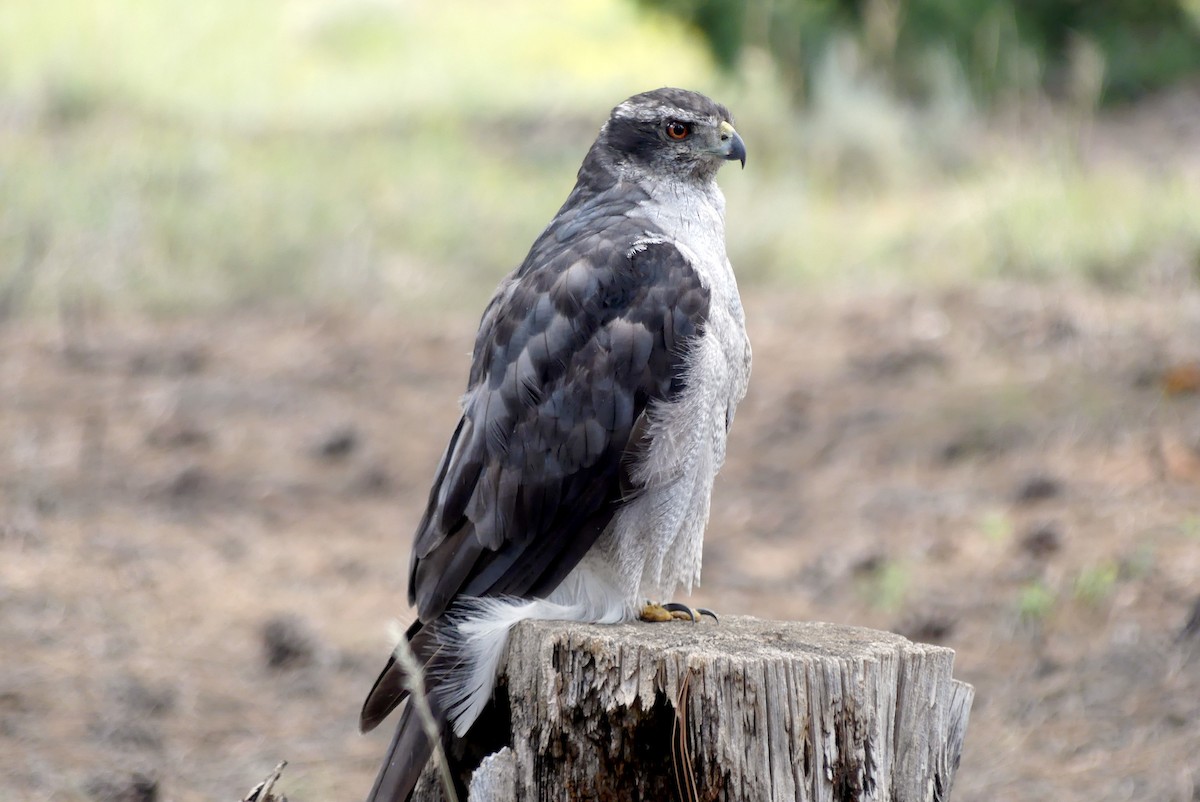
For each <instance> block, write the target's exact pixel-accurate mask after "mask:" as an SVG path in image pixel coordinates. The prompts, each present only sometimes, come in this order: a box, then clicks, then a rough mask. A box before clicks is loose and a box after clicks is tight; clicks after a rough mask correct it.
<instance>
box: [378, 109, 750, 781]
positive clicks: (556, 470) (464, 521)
mask: <svg viewBox="0 0 1200 802" xmlns="http://www.w3.org/2000/svg"><path fill="white" fill-rule="evenodd" d="M729 160H735V161H740V162H741V163H742V165H743V166H745V161H746V149H745V145H744V144H743V143H742V139H741V137H740V136H738V133H737V131H735V130H734V127H733V122H732V118H731V117H730V114H729V111H728V110H727V109H726V108H725V107H724V106H721V105H720V104H718V103H715V102H713V101H712V100H710V99H709V98H707V97H705V96H703V95H700V94H697V93H695V92H689V91H685V90H682V89H671V88H663V89H657V90H654V91H652V92H645V93H643V94H640V95H635V96H633V97H631V98H629V99H628V100H626V101H625V102H624V103H621V104H620V105H618V106H617V107H616V108H614V109H613V110H612V113H611V115H610V116H609V118H608V121H607V122H606V123H605V124H604V125H603V127H602V128H601V129H600V133H599V136H598V137H597V138H596V141H595V143H594V144H593V145H592V147H591V149H590V150H589V151H588V153H587V156H586V157H585V158H584V160H583V164H582V166H581V167H580V168H579V174H578V179H577V182H576V184H575V188H574V189H573V190H572V191H571V194H570V195H569V196H568V197H567V200H566V203H564V204H563V206H562V208H561V209H559V211H558V214H556V215H555V216H554V219H553V220H551V221H550V225H548V226H547V227H546V229H545V230H544V231H543V232H542V233H541V235H540V236H539V237H538V238H537V240H536V241H535V242H534V243H533V247H532V248H531V249H530V251H529V254H528V256H526V257H525V261H523V262H522V263H521V265H520V266H519V267H518V268H517V269H516V270H515V271H513V272H512V273H511V274H509V275H508V276H507V277H506V278H505V279H504V280H503V281H501V283H500V286H499V287H498V288H497V289H496V292H495V294H494V295H493V296H492V299H491V301H490V302H489V303H488V306H487V309H486V310H485V311H484V313H483V319H482V321H481V323H480V326H479V333H478V335H477V336H476V339H475V348H474V352H473V355H472V358H471V369H470V375H469V379H468V382H467V391H466V394H465V395H464V396H463V398H462V402H461V403H462V417H461V419H460V420H459V422H458V426H457V427H456V428H455V430H454V433H453V434H452V435H451V436H450V442H449V445H447V447H446V451H445V455H444V456H443V457H442V460H441V464H440V465H439V466H438V468H437V472H436V475H435V477H434V480H433V487H432V489H431V490H430V493H429V501H428V505H427V506H426V509H425V514H424V516H423V517H422V519H421V522H420V524H419V525H418V527H417V531H416V536H415V538H414V542H413V548H412V559H411V565H410V569H409V602H410V603H411V604H413V605H415V606H416V609H417V620H416V621H415V622H413V624H412V625H411V626H410V627H409V629H408V631H407V633H406V635H405V638H406V639H407V641H408V645H409V646H410V647H411V649H412V652H413V654H414V655H415V656H416V658H417V660H418V661H419V662H420V663H422V664H423V666H424V672H423V673H424V683H425V690H426V692H427V696H428V699H429V702H430V706H431V708H432V710H433V713H434V717H435V719H436V720H437V723H438V725H439V726H440V727H441V728H442V738H443V741H444V742H445V745H446V747H447V751H448V753H449V754H450V755H451V757H452V758H453V759H455V760H461V761H465V762H469V761H471V759H472V758H471V754H472V749H473V747H474V746H478V743H479V742H481V741H483V740H486V737H485V736H484V735H483V734H482V730H483V729H484V728H485V726H486V724H487V719H488V717H487V716H483V715H481V714H482V713H483V712H484V711H485V708H487V707H488V703H489V700H490V699H491V697H492V692H493V686H494V684H495V679H496V673H497V670H498V667H499V663H500V660H501V658H502V656H503V652H504V647H505V644H506V642H507V638H508V633H509V630H510V628H511V627H512V626H513V625H514V624H516V623H517V622H518V621H520V620H523V619H531V618H533V619H559V620H570V621H581V622H604V623H616V622H620V621H627V620H631V619H634V618H636V617H638V616H639V614H640V612H641V611H642V609H643V604H644V603H645V602H646V601H647V600H648V599H663V598H666V597H667V596H669V595H670V594H671V593H673V592H674V590H675V589H676V588H677V587H679V586H681V585H682V586H683V587H685V588H686V589H687V590H690V589H691V587H692V584H693V583H694V582H696V581H697V580H698V579H699V576H700V553H701V542H702V540H703V535H704V528H705V525H706V523H707V521H708V513H709V498H710V495H711V492H712V486H713V479H714V477H715V476H716V473H717V471H718V470H719V468H720V467H721V464H722V462H723V461H724V459H725V440H726V434H727V432H728V430H729V426H730V424H731V423H732V422H733V416H734V410H735V408H736V406H737V404H738V402H739V401H740V400H741V399H742V396H743V395H744V394H745V392H746V385H747V382H748V380H749V376H750V343H749V340H748V339H747V336H746V329H745V316H744V313H743V311H742V303H741V298H740V296H739V295H738V289H737V283H736V281H735V279H734V274H733V269H732V267H731V266H730V264H729V259H728V257H727V256H726V253H725V199H724V196H723V195H722V194H721V190H720V189H719V188H718V187H717V183H716V175H717V170H718V169H719V168H720V167H721V165H722V164H724V163H725V162H726V161H729ZM658 609H659V610H660V611H661V608H658ZM406 680H407V678H406V676H405V672H404V670H403V668H402V667H401V666H400V664H399V663H398V662H397V660H396V658H395V657H394V656H393V658H392V659H391V660H389V661H388V664H387V666H386V667H385V668H384V670H383V672H382V673H381V674H380V676H379V679H378V680H377V681H376V682H375V685H374V687H373V688H372V689H371V691H370V693H369V694H368V696H367V699H366V702H365V703H364V704H363V709H362V715H361V721H360V723H361V727H362V729H363V731H369V730H371V729H373V728H374V727H375V726H377V725H378V724H379V723H380V722H381V721H382V720H383V719H384V718H385V717H386V716H387V715H388V714H389V713H390V712H391V711H392V710H393V709H394V708H396V707H397V706H398V705H400V704H401V703H402V702H403V701H404V700H405V698H406V697H407V694H408V691H407V687H406V686H407V682H406ZM473 742H474V743H473ZM432 749H433V743H432V742H431V739H430V738H429V736H428V735H427V734H426V733H425V731H424V730H423V729H422V728H421V726H420V725H419V722H418V720H417V717H416V716H415V715H414V710H413V705H411V704H409V705H406V706H405V708H404V710H403V711H402V712H401V714H400V719H399V722H398V724H397V727H396V733H395V736H394V737H393V739H392V742H391V745H390V747H389V750H388V755H387V759H386V760H385V761H384V764H383V766H382V768H381V769H380V772H379V775H378V778H377V780H376V782H375V786H374V788H373V789H372V791H371V795H370V797H369V800H371V802H399V800H404V799H408V798H409V796H410V795H411V793H412V789H413V787H414V785H415V784H416V781H417V778H418V777H419V775H420V773H421V771H422V769H423V767H424V765H425V763H426V762H427V761H428V759H429V757H430V755H431V754H432ZM476 751H478V750H476ZM480 757H482V755H478V754H476V755H475V757H474V762H475V763H477V762H478V760H479V759H480ZM470 767H472V766H470V765H469V766H468V768H470ZM460 790H461V789H460Z"/></svg>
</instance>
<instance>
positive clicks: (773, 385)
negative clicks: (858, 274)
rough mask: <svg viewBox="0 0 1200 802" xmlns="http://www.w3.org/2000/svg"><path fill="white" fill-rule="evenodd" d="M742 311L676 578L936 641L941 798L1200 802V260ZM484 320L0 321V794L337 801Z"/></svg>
mask: <svg viewBox="0 0 1200 802" xmlns="http://www.w3.org/2000/svg"><path fill="white" fill-rule="evenodd" d="M746 301H747V308H748V314H749V319H750V327H751V334H752V337H753V340H754V345H755V372H754V377H753V381H752V386H751V390H750V395H749V396H748V398H747V399H746V401H745V403H744V405H743V406H742V407H741V408H740V410H739V413H738V419H737V422H736V424H735V426H734V430H733V435H732V441H731V443H730V449H729V453H730V456H729V461H728V463H727V465H726V467H725V470H724V472H723V473H722V475H721V477H720V479H719V480H718V487H717V492H716V495H715V498H714V502H713V518H712V521H711V524H710V527H709V534H708V538H707V541H706V555H705V556H706V560H705V566H706V568H705V576H704V585H703V587H702V588H701V589H700V591H699V592H698V593H697V594H696V596H695V597H693V598H695V599H696V600H697V601H699V602H700V603H703V604H706V605H709V606H712V607H714V608H717V609H719V610H722V611H726V612H729V613H747V614H755V615H759V616H764V617H779V618H800V619H820V620H830V621H838V622H846V623H853V624H860V625H866V626H873V627H881V628H889V629H896V630H898V631H900V632H902V633H904V634H906V635H908V636H909V637H912V638H915V639H920V640H930V641H935V642H938V643H943V644H946V645H948V646H951V647H953V648H954V649H956V650H957V653H958V658H957V669H956V673H957V675H958V676H959V677H960V678H962V679H964V680H966V681H968V682H971V683H973V684H974V685H975V686H976V688H977V690H978V696H977V700H976V704H975V708H974V712H973V715H972V720H971V726H970V731H969V733H968V738H967V748H966V754H965V757H964V760H963V764H962V767H961V770H960V773H959V776H958V780H957V783H956V786H955V792H954V798H955V799H956V800H963V801H966V800H978V801H979V802H983V801H985V800H988V801H990V800H1048V799H1053V800H1078V801H1079V802H1084V800H1087V801H1088V802H1094V801H1096V800H1167V801H1175V802H1188V801H1189V800H1195V799H1200V757H1198V756H1200V607H1198V606H1197V605H1198V604H1200V394H1198V393H1200V367H1198V366H1200V290H1197V288H1196V282H1195V279H1194V278H1189V279H1186V280H1185V279H1179V280H1177V281H1176V282H1174V283H1173V284H1169V286H1153V287H1151V286H1146V287H1142V288H1140V289H1139V290H1138V291H1136V292H1134V293H1129V294H1122V295H1117V294H1108V293H1105V292H1103V291H1101V290H1097V289H1090V288H1081V287H1077V286H1069V287H1068V286H1059V287H1047V286H1031V285H1020V284H995V285H984V286H977V287H973V288H971V289H961V290H941V291H929V292H923V293H913V292H899V291H887V292H885V291H879V292H877V293H875V294H872V295H868V296H863V295H861V294H857V295H854V296H851V295H849V294H847V295H845V296H841V295H837V294H830V293H824V294H821V295H812V294H806V293H802V292H799V291H796V292H792V293H780V292H777V291H776V292H771V293H766V292H758V293H752V294H750V295H749V297H747V299H746ZM472 311H473V310H472ZM475 323H476V318H475V316H474V315H473V314H466V313H465V312H464V313H463V314H458V315H454V316H450V317H444V318H441V319H438V320H437V321H436V322H434V321H432V320H431V319H420V320H413V319H404V318H403V317H402V316H400V315H398V314H389V313H385V312H382V311H380V312H375V313H371V314H366V315H363V314H344V315H339V314H335V313H326V314H321V315H311V314H310V315H304V314H300V313H292V312H280V311H273V312H269V313H260V314H256V315H250V314H240V315H230V316H227V317H222V318H220V319H190V320H180V321H174V322H169V323H151V322H147V321H140V322H133V321H117V320H104V319H95V318H89V317H88V316H87V315H83V314H80V313H78V311H76V312H72V313H70V314H67V315H65V316H64V318H63V319H62V320H61V321H59V322H57V323H49V322H43V323H27V322H9V323H7V324H6V326H5V328H4V331H3V336H2V337H0V644H2V650H3V658H2V659H0V755H3V759H2V760H0V799H4V800H44V799H55V800H76V799H79V800H83V799H98V800H112V799H150V798H153V795H154V793H155V792H157V798H159V799H165V800H179V801H180V802H189V801H190V800H212V799H222V798H225V799H229V798H235V797H237V796H238V795H240V794H242V793H244V792H245V791H246V790H248V789H249V788H250V787H251V786H252V785H253V784H254V783H255V782H257V781H259V780H260V779H262V777H264V776H266V774H267V773H268V772H269V770H270V769H271V767H273V766H274V765H275V764H276V763H277V762H278V761H279V760H282V759H286V760H288V761H289V764H290V765H289V767H288V770H287V771H286V773H285V774H284V778H283V780H282V781H281V784H280V786H278V787H277V790H278V791H281V792H282V793H285V794H286V795H287V796H288V797H289V798H291V799H293V800H299V801H300V802H303V800H331V799H355V798H359V797H360V796H361V794H362V793H363V792H364V791H365V790H366V789H367V788H368V786H369V783H370V781H371V778H372V776H373V773H374V771H375V768H376V761H377V760H378V759H379V757H380V755H381V753H382V750H383V748H384V746H385V742H386V740H387V737H388V733H386V732H377V733H374V734H372V735H371V736H369V737H362V736H360V735H358V734H357V732H356V729H355V727H356V715H357V710H358V705H359V703H360V702H361V699H362V697H363V694H364V693H365V691H366V690H367V688H368V687H369V686H370V684H371V682H372V680H373V679H374V677H375V674H376V672H377V670H378V669H379V667H380V666H381V664H382V662H383V660H384V659H385V657H386V654H387V651H388V648H389V646H390V637H389V635H388V633H387V624H388V622H389V621H390V620H394V619H399V620H400V621H403V622H406V621H407V618H408V612H407V608H406V604H405V581H404V575H405V569H406V566H407V560H408V555H407V551H408V544H409V536H410V535H409V533H410V530H411V528H412V526H413V524H414V522H415V521H416V519H417V517H418V515H419V512H420V508H421V505H422V503H423V500H424V496H425V493H426V491H427V488H428V481H429V479H430V477H431V475H432V473H433V470H434V467H435V464H436V461H437V459H438V457H439V456H440V451H441V448H442V446H443V445H444V442H445V438H446V437H447V435H448V434H449V432H450V431H451V427H452V425H453V422H454V420H455V416H456V407H455V402H456V399H457V396H458V394H459V392H461V389H462V385H463V382H464V381H465V375H466V369H467V362H468V352H469V349H470V345H471V341H472V336H473V333H474V328H475ZM383 729H387V728H386V727H385V728H383Z"/></svg>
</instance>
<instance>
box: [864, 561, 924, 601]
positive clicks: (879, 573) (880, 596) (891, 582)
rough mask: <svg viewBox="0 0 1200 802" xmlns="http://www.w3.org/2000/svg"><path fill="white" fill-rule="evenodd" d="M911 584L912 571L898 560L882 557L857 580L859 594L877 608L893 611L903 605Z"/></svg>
mask: <svg viewBox="0 0 1200 802" xmlns="http://www.w3.org/2000/svg"><path fill="white" fill-rule="evenodd" d="M911 586H912V571H911V570H910V568H909V567H908V566H907V565H905V564H904V563H903V562H901V561H900V560H894V559H883V560H880V562H879V564H878V565H876V566H873V567H872V568H871V569H870V570H869V571H867V572H866V573H865V574H864V575H863V576H862V578H861V579H860V581H859V586H858V587H859V595H860V596H862V598H863V599H864V600H865V601H866V602H867V603H868V604H870V605H871V606H872V607H874V608H875V609H877V610H881V611H884V612H895V611H897V610H899V609H900V608H901V607H903V605H904V602H905V600H906V599H907V598H908V592H909V588H910V587H911Z"/></svg>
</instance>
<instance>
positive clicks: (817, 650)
mask: <svg viewBox="0 0 1200 802" xmlns="http://www.w3.org/2000/svg"><path fill="white" fill-rule="evenodd" d="M521 626H522V627H530V628H532V629H531V632H537V633H538V634H539V635H542V636H550V637H557V638H562V637H564V636H566V637H568V638H569V639H570V640H571V641H573V642H575V643H578V644H581V645H590V646H593V647H602V649H600V650H602V651H609V650H613V649H618V648H622V647H624V648H640V649H651V650H654V651H658V652H667V653H670V652H685V653H687V654H688V655H691V656H713V657H716V656H725V657H731V656H732V657H746V658H755V659H761V658H771V657H783V656H788V657H795V656H797V655H809V656H811V657H815V658H845V657H851V658H863V657H872V656H875V655H881V654H896V653H897V652H901V651H904V652H914V651H915V652H950V650H949V649H946V648H945V647H941V646H933V645H929V644H924V643H913V642H912V641H909V640H908V639H907V638H905V637H903V636H901V635H897V634H895V633H892V632H881V631H879V630H874V629H866V628H864V627H851V626H844V625H841V624H826V623H819V622H805V621H769V620H763V619H761V618H751V617H748V616H722V617H721V621H720V623H716V622H714V621H711V620H709V619H704V620H702V621H699V622H696V623H689V622H687V621H671V622H665V623H644V622H633V623H628V624H580V623H577V622H564V621H525V622H522V624H521ZM592 650H596V649H595V648H593V649H592Z"/></svg>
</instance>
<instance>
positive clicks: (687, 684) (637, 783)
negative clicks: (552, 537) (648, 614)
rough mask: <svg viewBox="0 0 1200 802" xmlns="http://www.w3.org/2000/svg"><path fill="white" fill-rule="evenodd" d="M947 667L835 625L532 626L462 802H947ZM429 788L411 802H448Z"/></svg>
mask: <svg viewBox="0 0 1200 802" xmlns="http://www.w3.org/2000/svg"><path fill="white" fill-rule="evenodd" d="M953 660H954V653H953V652H952V651H951V650H950V649H946V648H943V647H939V646H931V645H927V644H918V643H912V642H910V641H908V640H906V639H905V638H903V637H901V636H899V635H895V634H892V633H888V632H879V631H875V630H868V629H862V628H857V627H846V626H838V625H832V624H820V623H800V622H783V621H763V620H759V619H754V618H735V617H728V618H724V619H722V621H721V623H720V624H714V623H712V622H709V621H705V622H702V623H698V624H689V623H687V622H673V623H666V624H642V623H636V624H625V625H618V626H599V625H595V626H584V625H580V624H572V623H563V622H554V621H546V622H526V623H523V624H521V625H520V626H518V627H517V628H516V629H515V630H514V631H513V634H512V638H511V640H510V643H509V649H508V656H507V661H506V665H505V667H504V669H503V673H502V677H501V687H505V688H506V689H507V694H508V699H509V700H510V706H511V735H512V739H511V743H510V746H509V747H507V748H505V749H502V750H501V751H500V752H499V753H497V754H494V755H493V756H492V757H490V758H487V759H486V760H485V761H484V763H483V764H481V766H480V767H479V769H478V770H477V771H476V772H475V774H474V776H473V777H472V780H471V785H470V796H469V799H470V802H490V801H494V802H500V801H501V800H505V801H507V800H547V801H548V800H555V801H556V802H558V801H559V800H564V799H566V800H670V799H679V800H687V801H688V802H691V800H726V801H728V802H740V801H741V800H746V801H747V802H748V801H749V800H755V802H761V801H762V800H793V799H795V800H805V801H806V802H807V801H808V800H813V801H814V802H826V801H828V802H858V800H863V801H864V802H865V801H866V800H872V801H874V800H897V802H916V801H917V800H946V799H949V795H950V788H951V785H952V783H953V780H954V773H955V771H956V769H957V768H958V762H959V758H960V755H961V752H962V745H963V738H964V737H965V734H966V727H967V719H968V716H969V713H970V707H971V700H972V696H973V694H974V690H973V689H972V688H971V686H969V685H967V684H965V683H962V682H959V681H957V680H955V679H953V678H952V676H951V672H952V668H953ZM431 779H432V776H431V775H429V774H428V773H427V775H426V778H425V779H424V780H423V781H422V785H421V786H420V787H419V788H418V791H417V794H416V795H415V796H414V799H416V800H439V799H441V794H440V792H439V790H438V788H437V786H436V783H431V782H429V781H430V780H431Z"/></svg>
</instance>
